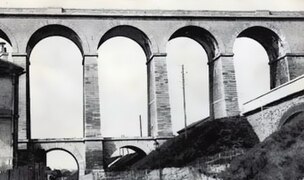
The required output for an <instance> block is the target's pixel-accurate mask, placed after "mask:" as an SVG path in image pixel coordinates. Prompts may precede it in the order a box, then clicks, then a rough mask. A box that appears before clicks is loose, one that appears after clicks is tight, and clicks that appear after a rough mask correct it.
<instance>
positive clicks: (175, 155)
mask: <svg viewBox="0 0 304 180" xmlns="http://www.w3.org/2000/svg"><path fill="white" fill-rule="evenodd" d="M258 142H259V140H258V137H257V136H256V134H255V133H254V131H253V129H252V127H251V125H250V124H249V123H248V122H247V120H246V119H245V118H244V117H239V116H238V117H230V118H222V119H216V120H209V119H207V120H204V121H202V122H201V123H199V124H198V125H197V126H196V127H195V128H192V129H191V130H189V131H188V132H187V139H185V134H184V133H182V134H180V135H178V136H176V137H175V138H173V139H171V140H168V141H167V142H165V143H164V144H163V145H162V146H160V148H159V149H158V150H157V151H152V152H151V153H150V154H149V155H148V156H146V157H145V158H143V159H142V160H141V161H139V162H137V163H136V164H135V165H133V166H132V169H156V168H160V167H181V166H184V165H186V164H188V163H189V162H191V161H193V160H195V159H197V158H200V157H205V156H212V155H214V154H217V153H220V152H223V151H227V150H231V149H236V148H240V149H249V148H252V147H253V146H254V145H255V144H257V143H258Z"/></svg>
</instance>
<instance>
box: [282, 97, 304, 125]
mask: <svg viewBox="0 0 304 180" xmlns="http://www.w3.org/2000/svg"><path fill="white" fill-rule="evenodd" d="M299 115H302V116H303V117H304V103H301V104H298V105H295V106H292V107H291V108H289V109H288V110H287V111H286V112H285V113H284V114H283V116H282V117H281V119H280V122H279V125H278V128H277V129H280V128H281V127H282V126H284V125H285V124H287V123H288V122H290V121H291V120H293V119H294V118H296V117H298V116H299Z"/></svg>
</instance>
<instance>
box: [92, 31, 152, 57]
mask: <svg viewBox="0 0 304 180" xmlns="http://www.w3.org/2000/svg"><path fill="white" fill-rule="evenodd" d="M119 36H121V37H126V38H129V39H132V40H133V41H135V42H137V43H138V44H139V46H140V47H141V48H142V49H143V51H144V52H145V55H146V57H147V60H148V59H149V58H150V57H151V54H152V53H151V41H150V40H149V38H148V36H147V35H146V34H145V33H144V32H142V31H141V30H140V29H138V28H135V27H133V26H129V25H120V26H116V27H114V28H112V29H110V30H109V31H107V32H106V33H105V34H104V35H103V37H102V38H101V39H100V41H99V43H98V47H97V48H98V49H99V48H100V46H101V45H102V44H103V43H104V42H106V41H107V40H108V39H111V38H113V37H119Z"/></svg>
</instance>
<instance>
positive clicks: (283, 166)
mask: <svg viewBox="0 0 304 180" xmlns="http://www.w3.org/2000/svg"><path fill="white" fill-rule="evenodd" d="M303 117H304V113H300V114H297V115H296V116H294V117H293V118H292V120H290V121H289V122H288V123H287V124H285V125H284V126H283V127H281V128H280V129H279V130H278V131H276V132H274V133H273V134H272V135H270V136H269V137H268V138H266V139H265V140H264V141H263V142H262V143H260V144H258V145H256V146H255V147H254V148H252V149H251V150H250V151H248V152H247V153H246V154H244V155H243V156H240V157H238V158H236V159H235V160H233V161H232V163H231V166H230V168H229V169H228V170H227V172H226V173H224V174H223V177H224V179H227V180H228V179H229V180H230V179H238V180H241V179H263V180H280V179H282V180H283V179H301V178H303V177H304V131H303V130H304V118H303Z"/></svg>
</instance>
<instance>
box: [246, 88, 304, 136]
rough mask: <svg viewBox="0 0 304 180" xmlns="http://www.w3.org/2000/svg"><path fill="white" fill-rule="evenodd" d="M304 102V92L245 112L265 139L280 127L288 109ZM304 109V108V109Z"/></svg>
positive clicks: (254, 127) (258, 133)
mask: <svg viewBox="0 0 304 180" xmlns="http://www.w3.org/2000/svg"><path fill="white" fill-rule="evenodd" d="M302 103H304V92H303V91H302V92H299V93H297V94H294V95H290V96H288V97H285V98H282V99H280V100H278V101H276V102H273V103H271V104H269V105H266V106H263V107H260V108H259V109H257V110H254V111H251V112H249V113H246V114H244V115H245V116H246V117H247V120H248V121H249V123H250V124H251V125H252V127H253V129H254V131H255V132H256V134H257V135H258V137H259V139H260V141H263V140H264V139H265V138H266V137H268V136H269V135H270V134H271V133H273V132H274V131H276V130H277V129H278V127H279V124H280V122H281V119H282V117H283V115H284V114H285V113H286V112H287V110H288V109H290V108H292V107H294V106H297V105H299V104H302ZM303 110H304V109H303Z"/></svg>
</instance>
